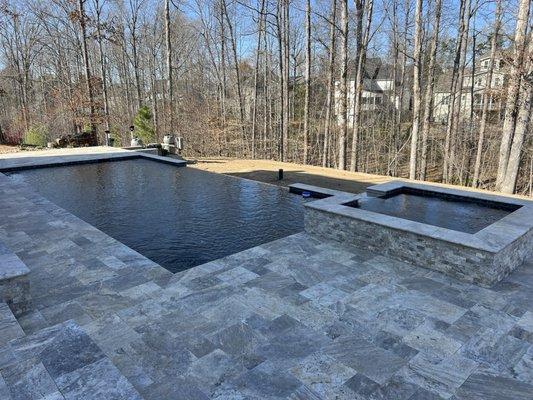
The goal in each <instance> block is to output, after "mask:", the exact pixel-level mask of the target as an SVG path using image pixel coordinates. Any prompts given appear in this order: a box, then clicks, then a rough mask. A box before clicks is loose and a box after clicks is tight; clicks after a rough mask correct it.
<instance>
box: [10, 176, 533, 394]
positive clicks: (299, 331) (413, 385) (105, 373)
mask: <svg viewBox="0 0 533 400" xmlns="http://www.w3.org/2000/svg"><path fill="white" fill-rule="evenodd" d="M0 204H1V205H2V207H0V242H2V243H4V245H5V246H6V247H7V248H8V249H10V251H12V252H13V253H14V254H16V255H17V257H18V258H19V259H20V260H21V261H22V262H23V263H24V264H25V265H26V266H27V267H28V268H29V270H30V272H29V274H28V276H29V280H30V290H31V298H32V307H31V309H30V311H29V312H26V313H25V314H22V315H18V316H17V318H16V319H15V317H13V315H12V314H11V312H10V310H9V308H8V307H7V306H5V304H2V303H0V399H2V400H3V399H6V400H18V399H25V400H26V399H38V398H39V399H41V398H45V399H49V400H50V399H54V400H56V399H84V400H87V399H106V400H110V399H128V400H130V399H147V400H148V399H162V400H167V399H188V400H192V399H221V400H222V399H257V400H258V399H293V400H303V399H328V400H329V399H339V400H340V399H346V400H348V399H350V400H354V399H355V400H362V399H365V400H366V399H375V400H377V399H387V400H390V399H400V400H401V399H405V400H431V399H453V400H459V399H465V400H466V399H483V400H490V399H494V400H506V399H509V400H511V399H512V400H520V399H528V400H531V398H532V393H533V260H528V261H527V262H526V263H525V264H524V265H522V266H521V267H520V268H518V269H517V270H516V271H515V272H514V273H512V274H511V275H510V276H509V277H507V278H505V279H504V280H503V281H501V282H499V283H498V284H496V285H494V286H493V287H491V288H482V287H479V286H475V285H472V284H468V283H464V282H460V281H457V280H455V279H453V278H451V277H448V276H445V275H443V274H440V273H438V272H433V271H430V270H426V269H423V268H418V267H414V266H411V265H408V264H404V263H401V262H398V261H393V260H391V259H388V258H386V257H383V256H382V255H380V254H379V253H367V252H362V251H360V250H357V249H355V248H351V247H349V246H347V245H341V244H338V243H334V242H324V241H320V240H318V239H317V238H315V237H312V236H309V235H307V234H305V233H299V234H296V235H293V236H289V237H287V238H283V239H280V240H277V241H275V242H271V243H267V244H264V245H261V246H258V247H255V248H252V249H249V250H246V251H244V252H241V253H238V254H234V255H231V256H228V257H225V258H223V259H220V260H216V261H213V262H210V263H207V264H204V265H201V266H198V267H195V268H192V269H190V270H187V271H184V272H181V273H178V274H172V273H170V272H168V271H167V270H165V269H164V268H162V267H160V266H159V265H157V264H155V263H154V262H152V261H150V260H148V259H146V258H145V257H143V256H142V255H141V254H139V253H136V252H135V251H133V250H131V249H130V248H128V247H126V246H125V245H123V244H122V243H120V242H118V241H116V240H114V239H113V238H111V237H109V236H107V235H106V234H104V233H103V232H101V231H99V230H98V229H96V228H94V227H93V226H91V225H89V224H87V223H85V222H84V221H82V220H80V219H79V218H77V217H75V216H73V215H72V214H70V213H68V212H66V211H65V210H63V209H61V208H59V207H58V206H56V205H54V204H53V203H51V202H49V201H48V200H46V199H44V198H42V197H41V196H40V195H38V194H36V193H35V192H34V191H32V190H31V188H29V187H27V186H26V185H24V184H18V183H15V182H13V181H12V180H11V179H9V178H8V177H6V176H5V175H3V174H1V173H0ZM0 268H1V266H0Z"/></svg>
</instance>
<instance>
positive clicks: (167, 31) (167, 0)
mask: <svg viewBox="0 0 533 400" xmlns="http://www.w3.org/2000/svg"><path fill="white" fill-rule="evenodd" d="M170 34H171V32H170V0H165V47H166V64H167V82H166V83H167V98H168V113H169V117H170V131H169V133H172V132H173V131H174V129H175V126H174V123H175V121H174V112H175V107H174V89H173V82H172V43H171V40H170Z"/></svg>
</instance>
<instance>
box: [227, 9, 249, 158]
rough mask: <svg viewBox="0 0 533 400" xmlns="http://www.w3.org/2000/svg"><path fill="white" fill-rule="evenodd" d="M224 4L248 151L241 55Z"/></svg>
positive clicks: (243, 137) (242, 130) (244, 141)
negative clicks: (240, 63)
mask: <svg viewBox="0 0 533 400" xmlns="http://www.w3.org/2000/svg"><path fill="white" fill-rule="evenodd" d="M222 5H223V7H224V15H225V16H226V23H227V24H228V29H229V35H230V41H231V50H232V52H233V62H234V64H235V76H236V80H237V82H236V84H237V96H238V99H239V117H240V124H241V135H242V147H243V152H244V153H246V150H247V148H248V143H247V140H246V126H245V122H244V102H243V98H242V85H241V68H240V66H239V57H238V55H237V41H236V39H235V32H234V31H233V24H232V23H231V19H230V17H229V14H228V8H227V6H226V0H222Z"/></svg>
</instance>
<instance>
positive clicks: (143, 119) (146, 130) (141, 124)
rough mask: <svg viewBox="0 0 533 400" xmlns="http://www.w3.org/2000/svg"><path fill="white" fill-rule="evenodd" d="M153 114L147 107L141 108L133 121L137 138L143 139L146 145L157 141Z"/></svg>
mask: <svg viewBox="0 0 533 400" xmlns="http://www.w3.org/2000/svg"><path fill="white" fill-rule="evenodd" d="M152 118H153V117H152V112H151V111H150V108H148V107H147V106H142V107H141V108H139V111H138V112H137V115H136V116H135V118H134V119H133V125H134V126H135V136H137V137H138V138H140V139H142V141H143V142H144V143H150V142H154V141H155V131H154V125H153V123H152Z"/></svg>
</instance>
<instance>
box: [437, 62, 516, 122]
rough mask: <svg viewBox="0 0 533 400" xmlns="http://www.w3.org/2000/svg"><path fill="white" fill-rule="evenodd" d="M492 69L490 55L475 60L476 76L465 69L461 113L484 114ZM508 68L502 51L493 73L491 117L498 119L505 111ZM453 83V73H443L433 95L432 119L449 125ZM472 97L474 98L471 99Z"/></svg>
mask: <svg viewBox="0 0 533 400" xmlns="http://www.w3.org/2000/svg"><path fill="white" fill-rule="evenodd" d="M489 68H490V54H488V53H487V54H484V55H482V56H481V57H479V59H478V60H476V68H475V69H474V73H472V69H466V70H465V76H464V79H463V88H462V92H461V113H462V114H463V115H469V114H470V113H471V111H473V112H474V114H479V115H480V114H481V112H482V109H483V93H484V91H485V88H486V87H487V83H488V82H487V79H488V74H489ZM507 74H508V66H507V64H506V63H505V61H504V55H503V53H502V52H498V53H497V55H496V58H495V60H494V69H493V73H492V82H491V85H490V87H491V90H490V92H489V108H488V110H489V113H490V114H489V118H490V119H493V120H494V119H496V120H497V119H499V118H501V114H502V113H503V111H504V109H505V103H504V97H505V90H504V88H505V86H506V77H507ZM451 83H452V72H451V71H450V70H448V71H446V70H445V71H443V73H442V74H441V75H440V76H439V78H438V79H437V82H436V84H435V89H434V94H433V120H434V121H435V122H439V123H443V124H444V123H446V122H447V120H448V113H449V112H450V107H451V103H452V101H451V99H452V96H451V91H450V88H451ZM472 96H473V97H472Z"/></svg>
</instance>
